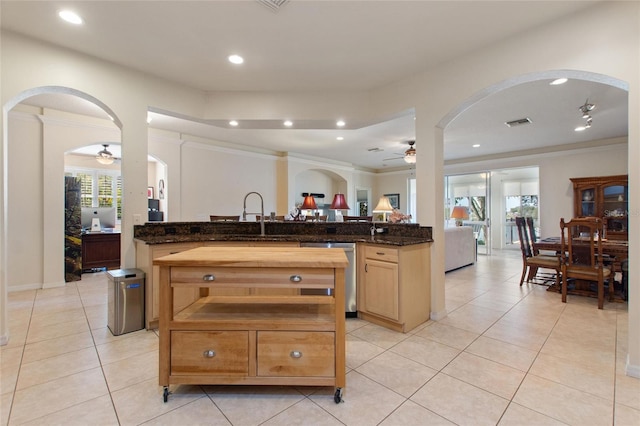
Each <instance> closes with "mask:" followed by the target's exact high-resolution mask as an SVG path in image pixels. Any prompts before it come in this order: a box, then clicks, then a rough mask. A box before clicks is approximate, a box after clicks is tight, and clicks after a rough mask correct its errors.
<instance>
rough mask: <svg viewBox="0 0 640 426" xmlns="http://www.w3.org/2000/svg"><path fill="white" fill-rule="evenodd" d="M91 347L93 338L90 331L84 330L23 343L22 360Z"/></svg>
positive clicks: (24, 361)
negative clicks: (55, 337)
mask: <svg viewBox="0 0 640 426" xmlns="http://www.w3.org/2000/svg"><path fill="white" fill-rule="evenodd" d="M93 347H94V344H93V338H92V337H91V333H90V332H88V331H85V332H83V333H78V334H70V335H68V336H62V337H59V338H57V339H49V340H44V341H41V342H35V343H29V344H27V345H25V348H24V358H23V360H22V362H23V363H30V362H34V361H38V360H41V359H45V358H49V357H52V356H57V355H62V354H64V353H68V352H73V351H77V350H80V349H85V348H93Z"/></svg>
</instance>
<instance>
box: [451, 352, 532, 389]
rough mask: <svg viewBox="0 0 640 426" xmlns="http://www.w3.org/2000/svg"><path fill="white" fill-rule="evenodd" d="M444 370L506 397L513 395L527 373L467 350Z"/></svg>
mask: <svg viewBox="0 0 640 426" xmlns="http://www.w3.org/2000/svg"><path fill="white" fill-rule="evenodd" d="M442 372H443V373H445V374H448V375H450V376H452V377H455V378H456V379H459V380H462V381H463V382H466V383H469V384H472V385H474V386H477V387H479V388H480V389H484V390H486V391H488V392H491V393H493V394H496V395H498V396H501V397H503V398H505V399H511V398H512V397H513V395H514V394H515V392H516V390H517V389H518V386H520V383H522V379H523V378H524V375H525V373H524V372H523V371H520V370H516V369H515V368H511V367H507V366H506V365H504V364H499V363H497V362H494V361H491V360H488V359H486V358H482V357H479V356H476V355H473V354H469V353H466V352H462V353H461V354H460V355H458V356H457V357H456V358H455V359H454V360H453V361H451V362H450V363H449V365H447V366H446V367H445V368H444V369H443V370H442Z"/></svg>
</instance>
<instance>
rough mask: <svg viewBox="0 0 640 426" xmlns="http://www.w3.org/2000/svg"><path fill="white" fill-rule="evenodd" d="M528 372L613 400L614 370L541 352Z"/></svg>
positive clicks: (611, 367)
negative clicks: (594, 366)
mask: <svg viewBox="0 0 640 426" xmlns="http://www.w3.org/2000/svg"><path fill="white" fill-rule="evenodd" d="M529 373H530V374H534V375H536V376H538V377H542V378H545V379H548V380H551V381H554V382H557V383H561V384H563V385H566V386H569V387H571V388H574V389H578V390H581V391H583V392H586V393H590V394H593V395H596V396H599V397H601V398H606V399H609V400H613V391H614V377H615V371H614V367H613V365H610V366H609V368H607V369H600V368H593V367H591V366H590V365H588V364H581V363H579V362H576V361H575V360H568V359H564V358H558V357H555V356H551V355H546V354H544V353H541V354H540V355H539V356H538V357H537V358H536V360H535V362H534V363H533V365H532V366H531V370H530V371H529Z"/></svg>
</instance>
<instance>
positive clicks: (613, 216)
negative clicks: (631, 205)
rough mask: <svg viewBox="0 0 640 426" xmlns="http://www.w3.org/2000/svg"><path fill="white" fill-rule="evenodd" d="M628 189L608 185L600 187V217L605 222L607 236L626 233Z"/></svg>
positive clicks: (626, 187)
mask: <svg viewBox="0 0 640 426" xmlns="http://www.w3.org/2000/svg"><path fill="white" fill-rule="evenodd" d="M628 199H629V187H628V186H627V185H608V186H604V187H602V217H603V218H604V220H605V224H606V227H607V234H608V235H610V236H614V235H615V234H616V233H618V234H619V233H626V232H627V226H628V222H627V210H628V204H627V203H628Z"/></svg>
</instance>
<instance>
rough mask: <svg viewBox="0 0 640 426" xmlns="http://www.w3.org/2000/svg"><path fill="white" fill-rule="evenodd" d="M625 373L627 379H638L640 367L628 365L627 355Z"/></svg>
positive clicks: (639, 377)
mask: <svg viewBox="0 0 640 426" xmlns="http://www.w3.org/2000/svg"><path fill="white" fill-rule="evenodd" d="M625 373H626V374H627V376H629V377H635V378H637V379H640V365H632V364H629V355H628V354H627V365H626V367H625Z"/></svg>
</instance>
